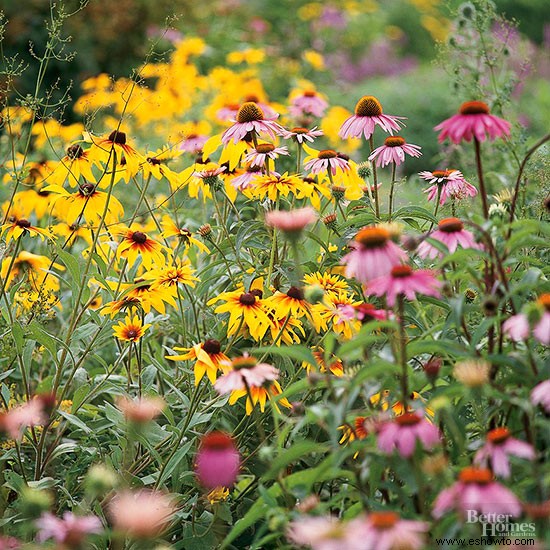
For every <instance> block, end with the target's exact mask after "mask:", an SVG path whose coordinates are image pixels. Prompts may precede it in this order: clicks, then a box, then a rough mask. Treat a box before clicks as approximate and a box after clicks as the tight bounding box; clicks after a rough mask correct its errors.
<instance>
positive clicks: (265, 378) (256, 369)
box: [214, 356, 279, 395]
mask: <svg viewBox="0 0 550 550" xmlns="http://www.w3.org/2000/svg"><path fill="white" fill-rule="evenodd" d="M231 369H232V370H230V371H229V372H228V373H227V374H224V375H223V376H220V377H219V378H218V379H217V380H216V383H215V384H214V388H215V389H216V391H217V392H218V393H219V394H220V395H223V394H226V393H231V392H232V391H238V390H244V389H246V388H247V386H248V388H251V387H256V388H259V387H261V386H263V385H264V383H265V382H273V381H274V380H277V379H278V378H279V369H277V368H275V367H274V366H272V365H268V364H267V363H258V361H257V360H256V358H255V357H251V356H244V357H238V358H237V359H233V361H231Z"/></svg>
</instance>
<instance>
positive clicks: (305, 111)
mask: <svg viewBox="0 0 550 550" xmlns="http://www.w3.org/2000/svg"><path fill="white" fill-rule="evenodd" d="M327 107H328V103H327V102H326V101H325V100H324V99H323V98H322V97H321V96H320V95H319V94H318V93H317V92H315V91H314V90H306V91H305V92H304V93H303V94H301V95H299V96H296V97H295V98H294V99H293V100H292V103H291V104H290V107H289V109H288V110H289V113H290V115H291V116H293V117H295V118H301V117H303V116H309V115H313V116H315V117H318V118H321V117H323V116H324V114H325V111H326V110H327Z"/></svg>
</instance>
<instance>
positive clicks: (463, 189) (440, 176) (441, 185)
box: [419, 170, 477, 206]
mask: <svg viewBox="0 0 550 550" xmlns="http://www.w3.org/2000/svg"><path fill="white" fill-rule="evenodd" d="M419 176H420V177H421V178H423V179H425V180H426V181H429V182H430V183H431V184H433V185H432V186H431V187H428V189H425V190H424V193H428V200H429V201H435V200H437V196H438V194H439V195H440V196H439V204H440V205H441V206H443V205H444V204H445V203H446V202H447V199H449V198H453V199H458V200H460V199H464V198H466V197H475V196H476V195H477V189H476V188H475V187H474V186H473V185H472V184H471V183H468V182H467V181H466V180H465V179H464V176H463V175H462V172H460V171H459V170H434V171H433V172H428V171H424V172H420V173H419Z"/></svg>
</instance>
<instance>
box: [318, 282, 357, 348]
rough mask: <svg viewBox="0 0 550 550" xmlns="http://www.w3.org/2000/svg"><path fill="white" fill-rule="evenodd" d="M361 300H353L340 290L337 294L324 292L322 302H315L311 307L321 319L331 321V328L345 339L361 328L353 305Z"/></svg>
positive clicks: (326, 321)
mask: <svg viewBox="0 0 550 550" xmlns="http://www.w3.org/2000/svg"><path fill="white" fill-rule="evenodd" d="M360 303H362V302H357V301H355V300H353V299H352V298H351V297H350V296H349V295H348V294H347V292H345V291H344V290H340V291H339V292H338V293H337V294H334V293H331V294H326V295H325V297H324V300H323V302H322V303H319V304H315V305H314V306H313V309H314V311H315V312H316V313H318V314H319V316H320V317H321V318H322V319H323V321H324V322H325V323H326V324H328V323H329V322H331V323H332V330H333V331H334V332H335V333H336V334H341V335H342V336H343V337H344V338H345V339H346V340H349V339H351V338H352V337H353V336H354V335H355V334H357V333H358V332H359V330H360V328H361V321H359V320H358V319H356V317H355V309H354V307H355V306H358V305H359V304H360Z"/></svg>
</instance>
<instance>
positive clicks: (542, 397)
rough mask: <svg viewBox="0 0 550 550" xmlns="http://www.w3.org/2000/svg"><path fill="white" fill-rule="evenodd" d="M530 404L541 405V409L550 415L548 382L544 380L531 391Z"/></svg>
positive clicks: (549, 382) (549, 384)
mask: <svg viewBox="0 0 550 550" xmlns="http://www.w3.org/2000/svg"><path fill="white" fill-rule="evenodd" d="M531 403H533V405H542V408H543V409H544V410H545V411H546V412H547V413H548V414H550V380H544V382H541V383H540V384H537V385H536V386H535V387H534V388H533V389H532V390H531Z"/></svg>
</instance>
